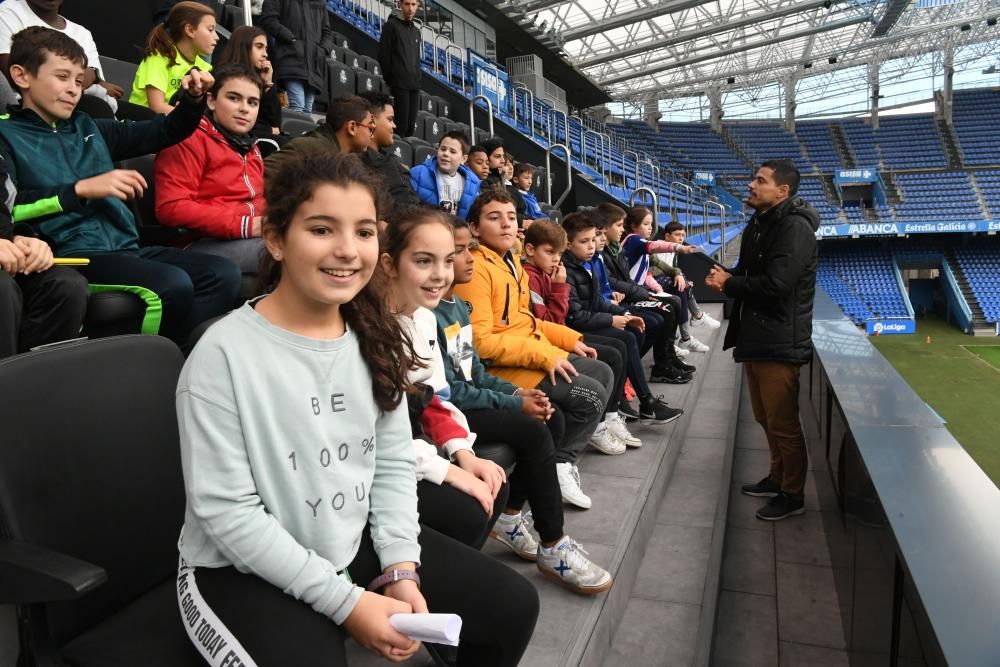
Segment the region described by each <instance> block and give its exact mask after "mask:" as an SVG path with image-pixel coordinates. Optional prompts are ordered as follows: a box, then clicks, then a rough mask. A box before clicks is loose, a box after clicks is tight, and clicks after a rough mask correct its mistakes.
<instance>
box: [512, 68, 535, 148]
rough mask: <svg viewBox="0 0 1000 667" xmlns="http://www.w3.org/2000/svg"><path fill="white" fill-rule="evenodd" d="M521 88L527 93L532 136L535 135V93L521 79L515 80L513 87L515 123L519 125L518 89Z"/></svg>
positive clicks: (529, 129) (529, 127) (529, 130)
mask: <svg viewBox="0 0 1000 667" xmlns="http://www.w3.org/2000/svg"><path fill="white" fill-rule="evenodd" d="M519 90H520V91H523V92H524V94H525V95H527V98H526V100H527V101H526V104H527V107H528V113H529V114H530V115H529V117H528V132H529V134H530V135H531V136H535V95H534V94H533V93H532V92H531V90H530V89H529V88H528V87H527V86H526V85H524V84H523V83H521V82H520V81H515V82H514V89H513V93H514V124H515V125H517V91H519Z"/></svg>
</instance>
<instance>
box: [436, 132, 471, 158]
mask: <svg viewBox="0 0 1000 667" xmlns="http://www.w3.org/2000/svg"><path fill="white" fill-rule="evenodd" d="M445 139H454V140H455V141H457V142H458V143H460V144H461V145H462V155H468V154H469V138H468V137H467V136H465V132H462V131H461V130H451V131H450V132H445V133H444V134H442V135H441V139H440V141H438V146H440V145H441V142H442V141H444V140H445Z"/></svg>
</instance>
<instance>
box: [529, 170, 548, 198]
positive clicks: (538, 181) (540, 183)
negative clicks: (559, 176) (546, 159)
mask: <svg viewBox="0 0 1000 667" xmlns="http://www.w3.org/2000/svg"><path fill="white" fill-rule="evenodd" d="M546 176H547V174H546V172H545V167H535V174H534V178H533V179H532V181H531V193H532V194H533V195H535V196H536V197H544V196H545V178H546Z"/></svg>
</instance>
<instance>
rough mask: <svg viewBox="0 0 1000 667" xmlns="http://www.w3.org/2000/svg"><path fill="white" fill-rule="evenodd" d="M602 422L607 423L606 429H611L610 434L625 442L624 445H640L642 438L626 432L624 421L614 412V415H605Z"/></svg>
mask: <svg viewBox="0 0 1000 667" xmlns="http://www.w3.org/2000/svg"><path fill="white" fill-rule="evenodd" d="M604 423H605V424H606V425H607V427H608V430H609V431H611V435H613V436H615V437H616V438H618V439H619V440H620V441H622V442H623V443H625V446H626V447H642V440H640V439H639V438H637V437H635V436H634V435H632V434H631V433H629V432H628V428H627V427H626V426H625V422H624V421H622V418H621V416H620V415H617V414H616V415H615V416H614V417H605V418H604Z"/></svg>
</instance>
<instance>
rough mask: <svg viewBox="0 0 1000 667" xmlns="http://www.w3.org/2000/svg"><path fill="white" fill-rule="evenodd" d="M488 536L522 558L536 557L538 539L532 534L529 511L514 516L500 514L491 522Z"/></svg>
mask: <svg viewBox="0 0 1000 667" xmlns="http://www.w3.org/2000/svg"><path fill="white" fill-rule="evenodd" d="M490 537H492V538H493V539H495V540H496V541H497V542H499V543H500V544H502V545H504V546H505V547H507V548H508V549H510V550H511V551H513V552H514V553H515V554H516V555H518V556H520V557H521V558H523V559H524V560H531V561H533V560H535V559H536V558H538V540H537V539H536V538H535V535H534V527H533V522H532V521H531V512H519V513H518V514H517V515H514V516H511V515H510V514H501V515H500V518H499V519H497V522H496V523H495V524H493V530H492V531H490Z"/></svg>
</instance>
